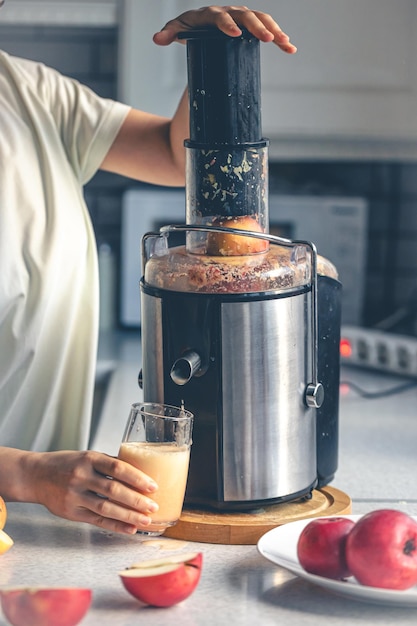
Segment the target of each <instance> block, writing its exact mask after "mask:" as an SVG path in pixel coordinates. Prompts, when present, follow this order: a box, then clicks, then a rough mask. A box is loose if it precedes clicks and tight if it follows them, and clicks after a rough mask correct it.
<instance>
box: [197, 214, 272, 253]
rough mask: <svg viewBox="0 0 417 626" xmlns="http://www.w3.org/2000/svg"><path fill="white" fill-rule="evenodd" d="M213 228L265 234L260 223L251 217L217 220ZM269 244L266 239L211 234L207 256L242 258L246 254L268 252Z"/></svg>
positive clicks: (241, 216) (214, 221)
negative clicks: (218, 227) (219, 227)
mask: <svg viewBox="0 0 417 626" xmlns="http://www.w3.org/2000/svg"><path fill="white" fill-rule="evenodd" d="M212 226H221V227H222V228H237V229H238V230H249V231H251V232H254V233H263V232H264V231H263V230H262V228H261V226H260V224H259V222H258V221H257V220H256V219H255V218H254V217H251V216H250V215H239V216H237V217H225V218H216V219H215V220H213V223H212ZM268 248H269V242H268V241H267V240H266V239H259V238H257V237H248V236H246V237H245V236H244V235H234V234H233V233H230V234H229V233H216V232H210V233H209V234H208V237H207V254H211V255H214V256H240V255H246V254H256V253H258V252H266V250H268Z"/></svg>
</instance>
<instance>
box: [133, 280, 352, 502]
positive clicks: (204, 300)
mask: <svg viewBox="0 0 417 626" xmlns="http://www.w3.org/2000/svg"><path fill="white" fill-rule="evenodd" d="M338 285H339V283H338V282H337V281H335V280H332V279H328V280H326V290H325V291H324V289H320V288H319V291H318V295H319V300H320V299H322V298H321V296H322V294H324V293H325V300H326V304H325V305H323V306H324V308H325V309H326V311H327V310H330V315H331V319H330V320H329V321H328V322H324V319H323V320H322V323H321V324H320V325H319V332H321V334H322V336H321V337H320V344H321V345H323V346H326V350H327V353H326V356H325V359H326V362H325V363H324V362H322V364H321V365H322V367H321V368H320V363H321V362H320V356H319V359H318V363H319V368H320V369H321V371H320V372H319V373H320V374H323V373H326V372H328V371H329V372H330V371H331V372H333V373H334V372H335V371H336V378H337V381H338V363H339V361H338V343H337V356H336V351H335V349H334V347H335V341H337V336H338V334H339V336H340V320H339V331H338V324H337V317H338V310H339V311H340V304H339V300H340V297H339V290H338V288H337V286H338ZM319 286H321V283H320V281H319ZM311 295H312V294H311V290H309V289H308V288H306V287H303V288H298V289H294V290H292V291H290V292H285V293H281V294H268V293H265V294H257V293H254V294H201V293H183V292H181V293H180V292H175V291H169V290H164V289H158V288H154V287H151V286H150V285H147V284H146V283H145V281H144V280H142V282H141V306H142V348H143V357H142V358H143V361H142V381H143V383H142V384H143V392H144V399H145V400H146V401H154V402H165V403H169V404H174V405H180V404H181V403H182V402H183V403H184V405H185V407H186V408H187V409H189V410H190V411H192V412H193V413H194V415H195V421H194V433H193V445H192V450H191V460H190V471H189V478H188V484H187V491H186V498H185V501H186V503H187V504H189V505H195V506H207V507H212V508H215V509H220V510H248V509H254V508H257V507H258V506H261V505H266V504H273V503H277V502H283V501H289V500H295V499H298V498H301V497H304V496H305V497H309V495H310V494H311V491H312V490H313V489H314V488H315V487H316V486H317V484H325V483H326V482H328V480H330V479H331V478H332V477H333V475H334V472H335V470H336V466H337V424H338V415H337V409H338V384H337V385H334V384H333V381H329V384H326V381H324V387H325V389H326V394H327V397H326V404H325V405H324V407H322V408H320V409H315V408H312V407H309V406H307V404H306V402H305V397H304V395H305V389H306V386H307V384H308V383H309V380H310V378H311V367H312V359H313V354H312V348H311V346H312V342H311V336H310V332H309V329H310V328H311V326H312V325H311ZM330 302H331V307H330V309H329V303H330ZM319 307H320V304H319ZM322 308H323V307H322ZM324 333H326V336H324ZM332 334H333V335H334V336H333V337H330V335H332ZM329 350H330V352H332V351H333V354H332V355H331V354H330V352H329ZM183 355H186V357H184V358H187V359H189V358H190V359H191V356H190V355H197V356H198V359H197V366H196V370H195V371H194V373H193V375H191V376H190V377H189V379H188V380H185V379H184V380H180V381H178V378H175V376H174V377H173V376H172V371H173V366H174V365H175V364H177V363H178V362H181V359H182V357H183ZM319 355H320V351H319ZM329 358H330V359H333V361H332V362H329V360H328V359H329ZM187 363H188V361H187ZM175 380H176V382H175ZM178 382H179V383H180V384H178Z"/></svg>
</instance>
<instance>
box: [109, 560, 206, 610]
mask: <svg viewBox="0 0 417 626" xmlns="http://www.w3.org/2000/svg"><path fill="white" fill-rule="evenodd" d="M202 561H203V555H202V553H201V552H192V553H183V554H177V555H171V556H169V557H166V558H162V559H152V560H149V561H142V562H139V563H134V564H133V565H131V566H130V567H128V568H127V569H125V570H123V571H122V572H119V576H120V578H121V580H122V583H123V585H124V587H125V589H126V590H127V591H128V592H129V593H130V594H131V595H132V596H134V597H135V598H137V599H138V600H140V601H141V602H144V603H145V604H148V605H150V606H158V607H168V606H172V605H173V604H177V603H178V602H181V601H182V600H185V599H186V598H188V596H190V595H191V594H192V592H193V591H194V589H195V588H196V587H197V585H198V582H199V580H200V576H201V567H202Z"/></svg>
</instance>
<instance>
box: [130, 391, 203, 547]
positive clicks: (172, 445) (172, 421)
mask: <svg viewBox="0 0 417 626" xmlns="http://www.w3.org/2000/svg"><path fill="white" fill-rule="evenodd" d="M193 419H194V416H193V414H192V413H191V412H190V411H187V410H186V409H185V408H184V407H175V406H170V405H168V404H159V403H155V402H142V403H136V404H132V406H131V409H130V413H129V419H128V421H127V425H126V429H125V432H124V435H123V439H122V442H121V444H120V449H119V455H118V456H119V459H122V460H123V461H126V462H127V463H131V465H134V466H135V467H137V468H138V469H140V470H141V471H142V472H145V474H147V475H148V476H150V477H151V478H153V480H154V481H155V482H156V483H157V485H158V489H157V491H155V492H154V493H152V496H151V497H152V499H153V500H155V502H157V504H158V506H159V509H158V511H157V512H156V513H153V514H152V523H151V524H150V525H148V526H146V529H143V530H138V533H140V534H142V535H148V536H158V535H162V534H163V533H164V531H165V530H166V529H167V528H168V527H169V526H174V524H176V523H177V521H178V520H179V518H180V516H181V511H182V507H183V503H184V495H185V488H186V485H187V477H188V466H189V461H190V448H191V443H192V429H193Z"/></svg>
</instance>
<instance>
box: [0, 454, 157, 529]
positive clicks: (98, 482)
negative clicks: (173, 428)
mask: <svg viewBox="0 0 417 626" xmlns="http://www.w3.org/2000/svg"><path fill="white" fill-rule="evenodd" d="M4 450H5V451H6V450H7V449H4ZM9 450H10V449H9ZM15 453H16V455H15V460H16V462H17V463H18V467H16V470H17V472H16V473H15V474H14V480H17V477H19V478H18V480H19V482H20V485H21V489H20V491H17V492H16V493H15V494H11V497H9V498H8V497H7V490H6V492H5V495H6V497H5V499H6V500H7V499H9V500H18V501H24V502H36V503H38V504H42V505H44V506H45V507H46V508H47V509H48V510H49V511H50V512H51V513H53V514H54V515H58V516H59V517H63V518H65V519H68V520H72V521H77V522H87V523H89V524H93V525H94V526H99V527H100V528H104V529H106V530H109V531H112V532H119V533H127V534H133V533H135V532H136V531H137V529H138V528H142V529H146V526H148V524H149V523H150V522H151V515H152V513H153V512H155V511H156V510H157V509H158V505H157V504H156V503H155V502H154V501H153V500H152V499H151V494H152V493H153V492H154V491H155V490H156V489H157V485H156V484H155V483H154V482H153V481H152V479H151V478H150V477H149V476H147V475H146V474H144V473H143V472H141V471H140V470H138V469H136V468H135V467H133V466H132V465H130V464H129V463H126V462H124V461H121V460H120V459H117V458H114V457H111V456H108V455H106V454H102V453H101V452H94V451H86V452H74V451H62V452H61V451H59V452H39V453H38V452H23V451H15ZM2 456H3V455H2ZM23 481H24V483H23V484H22V482H23ZM0 482H1V481H0Z"/></svg>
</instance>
